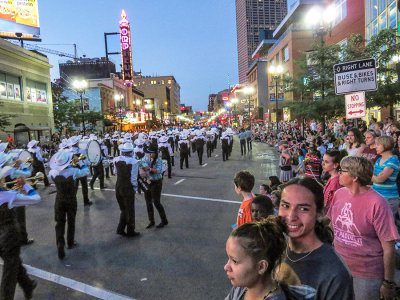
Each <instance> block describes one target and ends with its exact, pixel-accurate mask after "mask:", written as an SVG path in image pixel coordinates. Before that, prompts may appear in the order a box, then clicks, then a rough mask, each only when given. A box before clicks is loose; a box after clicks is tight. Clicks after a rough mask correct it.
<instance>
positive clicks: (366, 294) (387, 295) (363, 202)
mask: <svg viewBox="0 0 400 300" xmlns="http://www.w3.org/2000/svg"><path fill="white" fill-rule="evenodd" d="M340 167H341V175H340V178H339V182H340V184H341V185H343V186H344V188H342V189H339V190H338V191H337V192H336V194H335V196H334V197H333V201H332V205H331V207H330V209H329V210H328V212H327V215H326V216H327V217H328V218H329V219H330V220H331V223H332V227H333V229H334V232H335V243H334V245H335V250H336V251H337V252H338V253H339V255H340V256H341V257H342V258H343V260H344V261H345V262H346V264H347V266H348V267H349V269H350V271H351V274H352V275H353V278H354V293H355V299H356V300H369V299H371V300H372V299H382V298H381V297H383V299H392V297H393V296H394V294H395V288H396V285H395V283H394V282H393V279H394V272H395V248H394V245H395V240H396V239H398V238H399V234H398V232H397V229H396V226H395V224H394V220H393V215H392V212H391V209H390V206H389V203H388V201H387V200H386V199H384V198H383V197H382V196H381V195H379V194H378V193H377V192H375V191H374V190H372V189H370V188H369V187H368V186H367V185H368V184H370V182H371V178H372V175H373V166H372V163H371V162H370V161H369V160H368V159H366V158H365V157H354V156H353V157H352V156H349V157H345V158H344V159H343V160H342V161H341V162H340Z"/></svg>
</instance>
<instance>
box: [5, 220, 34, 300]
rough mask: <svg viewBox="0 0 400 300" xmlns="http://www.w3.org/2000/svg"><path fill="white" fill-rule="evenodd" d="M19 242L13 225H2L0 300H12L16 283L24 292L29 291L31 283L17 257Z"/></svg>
mask: <svg viewBox="0 0 400 300" xmlns="http://www.w3.org/2000/svg"><path fill="white" fill-rule="evenodd" d="M19 252H20V241H19V236H18V230H17V228H16V227H15V225H14V224H10V225H3V226H2V228H1V230H0V257H1V258H2V259H3V261H4V264H3V275H2V277H1V286H0V300H10V299H11V300H12V299H14V294H15V288H16V286H17V283H18V284H19V285H20V286H21V288H22V290H23V291H24V292H27V291H30V290H31V289H32V286H33V281H32V280H31V279H30V278H29V277H28V274H27V273H26V270H25V268H24V267H23V266H22V261H21V258H20V256H19Z"/></svg>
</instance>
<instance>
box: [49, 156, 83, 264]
mask: <svg viewBox="0 0 400 300" xmlns="http://www.w3.org/2000/svg"><path fill="white" fill-rule="evenodd" d="M73 156H74V155H73V153H72V152H69V151H59V152H57V153H56V154H55V155H54V156H53V157H52V158H51V160H50V168H51V171H50V173H49V176H50V178H51V179H52V180H53V181H54V183H55V185H56V188H57V194H56V202H55V206H54V213H55V221H56V242H57V249H58V258H59V259H63V258H64V257H65V251H64V247H65V239H64V232H65V222H66V221H67V222H68V229H67V244H68V249H72V248H74V247H76V245H77V243H76V242H75V217H76V210H77V205H78V204H77V199H76V189H75V181H76V179H77V178H80V177H84V176H87V175H88V174H89V169H88V167H86V166H85V165H84V166H82V168H81V169H78V168H75V167H73V166H72V165H71V161H73V163H74V164H78V163H79V158H78V157H76V156H74V157H73Z"/></svg>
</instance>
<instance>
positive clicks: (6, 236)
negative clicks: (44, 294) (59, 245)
mask: <svg viewBox="0 0 400 300" xmlns="http://www.w3.org/2000/svg"><path fill="white" fill-rule="evenodd" d="M0 160H1V159H0ZM1 165H2V163H1V162H0V166H1ZM8 170H9V169H8ZM8 170H6V171H8ZM6 173H7V172H3V169H2V168H0V180H3V179H4V178H5V176H6V175H8V174H6ZM17 187H18V190H17V191H15V190H12V191H7V190H6V189H5V187H0V257H1V258H2V259H3V262H4V264H3V275H2V278H1V288H0V299H2V300H6V299H7V300H12V299H14V294H15V288H16V285H17V283H18V284H19V285H20V286H21V288H22V290H23V292H24V296H25V299H32V296H33V291H34V289H35V288H36V286H37V282H36V281H35V280H32V279H30V278H29V276H28V275H27V273H26V269H25V268H24V266H23V265H22V261H21V258H20V255H19V253H20V248H21V241H20V237H19V232H18V228H17V225H16V220H15V214H14V213H13V211H12V208H14V207H20V206H25V205H30V204H35V203H38V202H39V201H40V196H39V195H38V193H37V192H36V191H35V190H34V189H33V188H32V187H31V186H30V185H29V184H26V183H25V180H24V179H23V178H22V177H19V178H18V179H17ZM23 192H25V193H23Z"/></svg>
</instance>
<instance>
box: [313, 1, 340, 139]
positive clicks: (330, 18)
mask: <svg viewBox="0 0 400 300" xmlns="http://www.w3.org/2000/svg"><path fill="white" fill-rule="evenodd" d="M335 18H336V9H335V6H334V5H333V4H331V5H329V6H328V7H326V8H322V7H320V6H314V7H312V8H311V9H310V10H309V12H308V13H307V17H306V22H307V23H308V25H309V26H311V28H312V30H313V31H314V34H315V35H316V36H317V37H319V39H320V44H321V47H323V46H324V45H325V35H326V34H327V33H329V34H331V32H332V26H333V22H334V20H335ZM324 63H325V56H324V53H323V52H322V55H321V56H320V61H319V65H320V67H321V68H323V67H324ZM319 76H320V78H321V101H322V103H324V101H325V73H324V72H320V74H319ZM323 117H324V121H323V125H322V126H323V132H324V133H325V128H326V115H324V116H323Z"/></svg>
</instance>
